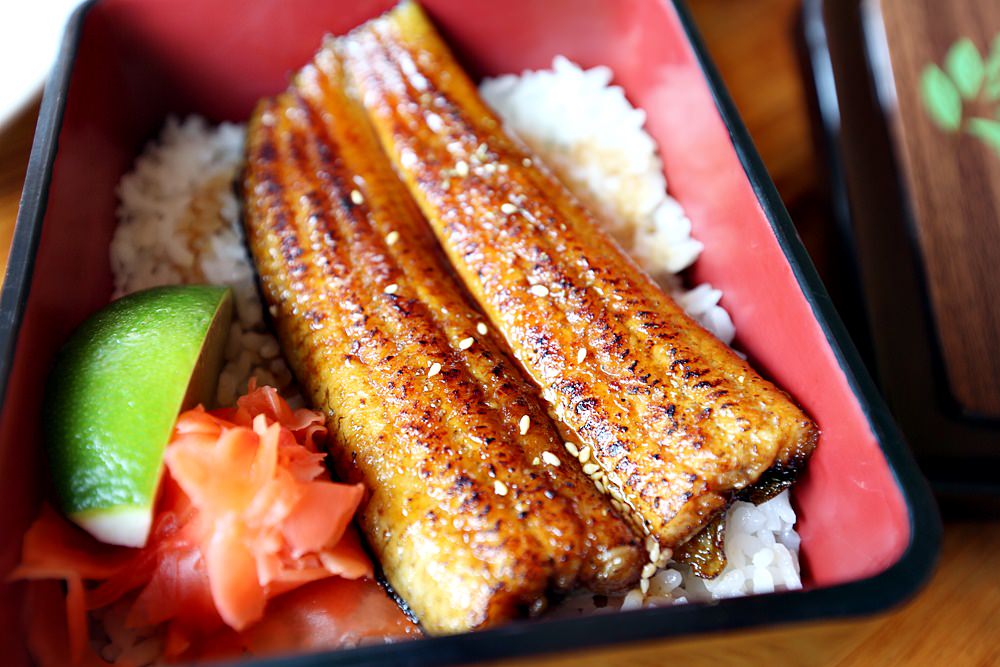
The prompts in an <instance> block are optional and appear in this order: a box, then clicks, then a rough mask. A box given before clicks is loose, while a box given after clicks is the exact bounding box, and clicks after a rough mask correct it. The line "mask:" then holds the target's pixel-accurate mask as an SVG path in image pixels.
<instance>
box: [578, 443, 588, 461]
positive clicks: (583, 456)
mask: <svg viewBox="0 0 1000 667" xmlns="http://www.w3.org/2000/svg"><path fill="white" fill-rule="evenodd" d="M579 457H580V463H586V462H587V461H588V460H590V447H589V446H587V447H584V448H583V449H581V450H580V454H579Z"/></svg>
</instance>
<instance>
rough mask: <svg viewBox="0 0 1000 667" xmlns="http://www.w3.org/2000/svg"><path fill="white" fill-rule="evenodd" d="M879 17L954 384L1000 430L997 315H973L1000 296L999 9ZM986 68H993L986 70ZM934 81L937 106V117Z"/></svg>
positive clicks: (922, 5) (894, 8) (958, 1)
mask: <svg viewBox="0 0 1000 667" xmlns="http://www.w3.org/2000/svg"><path fill="white" fill-rule="evenodd" d="M881 7H882V15H883V18H884V24H885V36H886V43H887V44H888V48H889V56H890V59H891V62H892V69H893V78H894V80H895V83H896V97H897V100H898V103H897V105H896V107H897V108H896V112H895V114H894V120H895V122H894V123H893V129H894V130H895V132H894V136H895V139H896V142H897V152H898V154H900V156H901V157H902V164H903V167H904V169H903V174H904V178H905V180H906V187H907V190H908V192H909V197H910V200H911V202H912V212H913V218H914V222H915V223H916V231H917V235H916V237H917V240H918V242H919V245H920V251H921V255H922V256H923V259H924V266H925V267H926V272H925V275H926V280H927V291H928V292H929V294H930V297H931V305H932V312H933V314H934V320H935V325H936V329H937V338H938V341H939V344H940V347H941V354H942V356H943V360H944V365H945V369H946V374H947V378H948V384H949V385H950V387H951V392H952V395H953V397H954V398H955V400H956V402H957V403H958V405H960V406H961V407H962V409H963V410H965V411H966V412H968V413H970V414H973V415H977V416H986V417H993V418H998V417H1000V347H998V346H997V343H996V341H997V339H1000V309H997V308H981V307H976V305H977V304H985V303H996V301H997V298H998V296H1000V285H998V283H997V280H996V275H997V274H996V270H997V266H1000V224H998V223H1000V116H997V115H996V114H997V113H998V112H1000V69H997V68H998V67H1000V60H997V58H1000V52H998V55H997V56H995V57H994V58H990V53H991V45H992V42H993V38H994V36H995V35H1000V3H996V2H993V3H991V2H983V1H982V0H952V1H951V2H948V3H946V4H944V5H942V4H941V3H940V2H938V0H919V1H914V0H883V1H882V3H881ZM963 38H965V39H967V40H968V41H967V42H964V43H963V42H960V40H961V39H963ZM963 44H964V48H963ZM998 48H1000V47H998ZM962 54H965V56H964V57H962ZM987 58H989V59H990V60H993V61H994V62H995V65H994V66H993V67H988V68H984V67H983V64H982V62H983V60H984V59H987ZM961 63H965V66H964V67H963V66H962V65H961ZM984 69H986V73H985V74H984V72H983V70H984ZM932 75H936V76H934V77H932ZM929 80H930V81H936V82H937V84H936V85H935V86H933V87H932V89H933V90H936V91H938V95H937V96H935V97H934V99H939V100H940V102H939V103H938V104H937V105H933V107H930V108H929V107H928V105H927V104H925V99H927V98H925V95H924V94H922V92H926V90H927V89H926V88H925V87H924V86H922V83H927V82H928V81H929ZM931 108H933V109H936V110H937V113H936V114H932V113H931ZM935 118H936V120H935ZM983 127H986V128H991V129H992V131H993V132H994V133H996V134H995V137H994V138H993V139H992V142H991V141H989V140H985V139H984V138H983V137H982V136H977V134H976V131H977V130H979V129H982V128H983Z"/></svg>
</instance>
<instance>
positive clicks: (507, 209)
mask: <svg viewBox="0 0 1000 667" xmlns="http://www.w3.org/2000/svg"><path fill="white" fill-rule="evenodd" d="M500 212H501V213H506V214H507V215H510V214H511V213H516V212H517V207H516V206H514V205H513V204H511V203H509V202H504V203H503V204H500Z"/></svg>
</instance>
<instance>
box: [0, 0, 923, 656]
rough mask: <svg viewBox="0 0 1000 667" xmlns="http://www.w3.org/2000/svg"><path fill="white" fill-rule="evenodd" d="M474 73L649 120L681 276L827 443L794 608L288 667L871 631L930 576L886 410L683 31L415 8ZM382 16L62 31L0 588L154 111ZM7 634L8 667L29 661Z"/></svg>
mask: <svg viewBox="0 0 1000 667" xmlns="http://www.w3.org/2000/svg"><path fill="white" fill-rule="evenodd" d="M424 4H425V6H426V8H427V9H428V12H429V13H430V15H431V17H432V18H433V19H434V20H435V21H436V22H437V24H438V26H439V27H440V28H441V30H442V31H443V33H444V34H445V36H446V38H447V39H448V40H449V42H450V43H451V44H452V46H453V47H454V48H455V49H456V51H457V52H458V54H459V55H460V57H461V58H462V60H463V62H464V63H465V64H466V65H467V66H468V68H469V69H470V71H471V72H473V74H474V75H475V76H485V75H495V74H499V73H505V72H518V71H520V70H522V69H525V68H540V67H547V66H548V65H549V64H550V63H551V60H552V57H553V56H555V55H556V54H564V55H566V56H568V57H569V58H571V59H573V60H575V61H576V62H578V63H580V64H581V65H583V66H585V67H589V66H594V65H599V64H601V65H607V66H610V67H611V68H612V70H613V71H614V73H615V78H616V83H618V84H620V85H621V86H623V87H624V89H625V91H626V93H627V95H628V97H629V99H630V101H631V102H632V103H633V104H634V105H636V106H638V107H641V108H643V109H644V110H645V111H646V112H647V114H648V130H649V131H650V133H651V134H652V135H653V137H654V138H655V139H656V140H657V141H658V143H659V146H660V149H661V151H662V155H663V159H664V163H665V169H666V177H667V182H668V183H669V186H670V190H671V193H672V194H673V196H674V197H676V198H677V199H678V200H679V201H680V202H681V204H682V205H683V206H684V207H685V209H686V210H687V213H688V214H689V216H690V218H691V220H692V221H693V225H694V236H695V237H696V238H698V239H699V240H701V241H702V242H703V243H704V245H705V251H704V253H703V255H702V257H701V259H700V260H699V261H698V263H697V264H696V266H695V267H694V269H693V271H692V273H693V275H692V279H693V280H695V281H697V282H701V281H710V282H711V283H712V284H713V285H714V286H716V287H718V288H719V289H721V290H723V292H724V294H725V296H724V299H723V305H724V306H725V307H726V308H727V309H728V311H729V312H730V313H731V314H732V318H733V321H734V323H735V325H736V331H737V340H736V345H737V346H738V347H739V348H740V349H742V350H745V351H746V352H747V353H748V354H749V357H750V360H751V362H752V363H753V364H754V365H755V367H756V368H757V369H759V370H760V371H761V372H763V373H764V374H765V375H766V376H768V377H770V378H772V379H773V380H775V381H776V382H777V383H778V384H779V385H780V386H782V387H783V388H785V389H786V390H787V391H788V392H789V393H791V394H792V395H793V396H794V397H795V398H796V399H797V400H798V401H799V402H800V403H801V404H802V405H803V407H804V408H805V409H806V410H807V411H808V412H809V413H810V414H811V415H812V416H813V418H814V419H815V420H816V421H817V422H818V423H819V425H820V428H821V429H822V437H821V440H820V443H819V446H818V448H817V450H816V452H815V455H814V456H813V457H812V460H811V462H810V464H809V468H808V472H807V473H806V474H805V476H804V477H803V478H802V479H801V481H800V482H799V483H798V484H797V485H796V486H795V487H794V490H793V501H794V505H795V507H796V509H797V511H798V514H799V524H798V530H799V532H800V534H801V537H802V552H801V559H802V568H803V576H804V585H805V588H804V590H802V591H796V592H784V593H775V594H770V595H763V596H752V597H748V598H741V599H732V600H725V601H722V602H719V603H716V604H712V605H684V606H679V607H671V608H661V609H651V610H641V611H636V612H627V613H625V614H606V615H600V616H594V617H588V618H580V619H560V620H544V619H541V620H533V621H523V622H517V623H513V624H511V625H509V626H506V627H503V628H499V629H496V630H490V631H484V632H479V633H473V634H468V635H462V636H457V637H445V638H437V639H422V640H418V641H413V642H406V643H403V644H398V645H394V646H388V647H371V648H362V649H352V650H346V651H341V652H336V653H330V654H326V655H321V656H312V657H303V658H301V660H303V661H305V662H309V661H311V660H321V661H322V662H323V664H330V663H336V662H340V661H343V662H345V663H347V662H350V663H351V664H354V663H355V662H357V661H362V662H364V661H373V662H379V661H382V662H384V661H390V660H401V661H407V662H412V663H427V664H441V663H444V662H453V661H471V660H475V659H480V658H485V657H497V656H501V655H512V654H518V653H526V652H532V651H552V650H559V649H561V648H569V647H574V648H579V647H581V646H585V645H588V644H595V643H599V642H610V641H627V640H637V639H643V638H646V639H649V638H654V637H665V636H670V635H678V634H687V633H695V632H706V631H713V630H723V629H728V628H736V627H744V626H750V625H757V624H761V623H774V622H791V621H800V620H804V619H810V618H826V617H832V616H840V615H845V614H857V613H864V612H869V611H873V610H877V609H881V608H884V607H886V606H889V605H891V604H893V603H895V602H897V601H899V600H901V599H903V598H905V597H906V596H908V595H909V594H911V593H912V592H913V591H914V590H916V588H917V587H918V586H919V585H920V584H921V583H922V582H923V581H924V580H925V578H926V576H927V575H928V573H929V571H930V569H931V567H932V564H933V561H934V559H935V557H936V554H937V549H938V538H939V526H938V519H937V514H936V510H935V509H934V505H933V502H932V501H931V499H930V496H929V495H928V493H927V490H926V487H925V485H924V483H923V480H922V478H921V477H920V476H919V473H918V472H917V471H916V468H915V467H914V464H913V461H912V459H911V457H910V455H909V453H908V451H907V449H906V446H905V444H904V443H903V442H902V441H901V439H900V437H899V435H898V432H897V430H896V428H895V426H894V425H893V423H892V420H891V418H890V417H889V415H888V414H887V412H886V410H885V408H884V406H883V404H882V402H881V399H880V398H879V397H878V395H877V394H876V393H875V391H874V389H873V388H872V384H871V381H870V379H869V378H868V376H867V374H866V372H865V371H864V369H863V367H862V366H861V364H860V362H859V361H858V358H857V354H856V352H855V350H854V347H853V345H852V344H851V342H850V341H849V340H848V339H847V337H846V334H845V333H844V330H843V327H842V326H841V324H840V321H839V319H838V318H837V316H836V314H835V313H834V312H833V310H832V308H831V307H830V304H829V300H828V298H827V295H826V292H825V290H824V289H823V287H822V285H821V284H820V282H819V279H818V277H817V276H816V273H815V270H814V269H813V267H812V264H811V263H810V261H809V259H808V257H807V255H806V254H805V251H804V250H803V248H802V246H801V243H800V242H799V240H798V238H797V236H796V235H795V232H794V228H793V227H792V225H791V222H790V221H789V220H788V218H787V214H786V213H785V210H784V208H783V206H782V205H781V202H780V199H779V198H778V196H777V194H776V192H775V190H774V188H773V185H772V184H771V182H770V180H769V179H768V177H767V174H766V172H765V171H764V170H763V167H762V165H761V163H760V160H759V158H758V157H757V155H756V153H755V151H754V149H753V146H752V144H751V142H750V140H749V137H748V136H747V134H746V131H745V129H744V128H743V126H742V124H741V123H740V121H739V119H738V116H737V115H736V113H735V110H734V109H733V107H732V104H731V102H730V101H729V99H728V97H727V95H726V94H725V91H724V89H723V88H722V85H721V83H720V81H719V79H718V76H717V75H716V74H715V72H714V70H713V68H712V66H711V64H710V63H709V62H708V59H707V57H706V56H705V54H704V51H703V49H702V48H701V46H700V43H699V42H698V39H697V37H696V36H695V34H694V31H693V28H692V25H691V22H690V19H689V17H688V16H687V14H686V12H685V10H684V8H683V7H681V6H677V5H675V4H674V3H672V2H669V1H668V0H624V1H623V0H585V1H580V0H547V1H546V2H536V1H533V0H503V1H496V2H493V1H491V2H487V1H483V2H464V1H462V0H426V2H425V3H424ZM390 6H391V2H389V1H388V0H352V1H346V0H344V1H340V2H336V1H331V0H256V1H255V2H252V3H248V2H243V1H242V0H96V1H95V2H92V3H90V4H89V5H87V6H85V7H84V8H83V9H82V10H81V11H80V12H78V14H77V15H76V17H75V18H74V19H73V21H71V23H70V26H69V28H68V32H67V36H66V40H65V42H64V45H63V50H62V55H61V57H60V60H59V63H58V64H57V67H56V70H55V72H54V74H53V77H52V80H51V81H50V84H49V86H48V87H47V89H46V93H45V100H44V103H43V108H42V114H41V118H40V121H39V128H38V133H37V135H36V139H35V146H34V151H33V154H32V158H31V164H30V167H29V173H28V182H27V184H26V187H25V195H24V200H23V205H22V209H21V212H20V216H19V219H18V223H17V229H16V233H15V241H14V245H13V249H12V253H11V259H10V265H9V268H8V273H7V277H6V282H5V283H4V288H3V298H2V304H0V307H2V322H0V325H2V327H3V328H2V329H0V336H2V339H0V340H2V341H3V345H4V354H5V355H6V359H5V366H4V369H3V373H2V375H0V377H3V378H5V379H6V385H5V387H4V390H5V398H4V403H3V411H2V416H0V476H2V477H0V479H2V484H0V503H2V506H3V507H4V511H3V512H2V513H0V547H2V553H0V572H7V571H8V570H9V569H10V568H11V567H12V565H13V564H14V563H15V562H16V560H17V558H18V554H19V547H20V540H21V536H22V535H23V533H24V531H25V529H26V527H27V525H28V524H29V522H30V521H31V519H32V518H33V516H34V514H35V512H36V511H37V508H38V503H39V502H40V500H41V498H42V496H43V493H44V488H45V483H46V482H45V471H44V457H43V456H42V451H41V445H40V442H39V420H40V416H39V408H40V403H41V398H42V387H43V383H44V379H45V376H46V373H47V371H48V367H49V364H50V362H51V359H52V356H53V354H54V352H55V351H56V349H57V348H58V347H59V346H60V344H61V343H62V342H63V341H65V340H66V338H67V337H68V335H69V334H70V332H71V331H72V330H73V328H74V327H76V326H77V325H78V324H79V323H80V322H81V321H82V320H83V319H84V318H85V317H86V316H87V315H88V314H89V313H91V312H93V311H94V310H96V309H97V308H99V307H100V306H102V305H103V304H105V303H106V302H107V301H108V299H109V297H110V294H111V274H110V268H109V260H108V244H109V241H110V238H111V234H112V230H113V228H114V225H115V206H116V197H115V185H116V183H117V181H118V179H119V178H120V177H121V175H122V174H123V173H124V172H125V171H127V170H128V169H129V168H130V166H131V164H132V161H133V160H134V158H135V157H136V155H137V153H138V151H139V150H140V149H141V147H142V145H143V144H144V143H145V142H146V141H147V140H149V139H150V138H151V137H153V136H155V134H156V132H157V131H158V130H159V128H160V127H161V126H162V124H163V122H164V119H165V117H166V116H167V115H168V114H177V115H184V114H187V113H192V112H194V113H199V114H203V115H205V116H207V117H208V118H209V119H211V120H213V121H221V120H231V121H243V120H245V119H246V118H247V116H248V114H249V112H250V110H251V107H252V106H253V104H254V103H255V102H256V101H257V99H258V98H259V97H261V96H264V95H269V94H273V93H275V92H276V91H279V90H280V89H282V88H283V87H284V86H285V85H286V83H287V81H288V77H289V75H290V73H292V72H293V71H294V70H296V69H297V68H298V67H300V66H301V65H303V64H304V63H306V62H307V61H308V60H309V59H310V57H311V56H312V54H313V52H314V50H315V49H316V48H317V47H318V46H319V44H320V41H321V39H322V37H323V35H324V34H326V33H335V34H336V33H341V32H344V31H346V30H348V29H350V28H352V27H353V26H355V25H357V24H359V23H361V22H363V21H364V20H366V19H368V18H371V17H373V16H375V15H376V14H378V13H379V12H381V11H384V10H386V9H387V8H389V7H390ZM0 586H2V589H0V595H2V597H0V604H2V607H0V622H2V624H3V627H6V628H8V629H9V628H14V627H16V624H17V622H18V621H17V616H18V611H19V595H20V590H19V588H18V586H17V585H10V584H0ZM20 634H21V633H19V632H10V631H7V632H4V633H2V636H3V642H2V644H3V646H0V651H2V655H4V656H7V657H6V658H5V662H6V663H7V664H20V663H24V662H26V661H27V657H26V654H25V650H24V648H23V646H22V645H21V637H20ZM8 660H9V662H8Z"/></svg>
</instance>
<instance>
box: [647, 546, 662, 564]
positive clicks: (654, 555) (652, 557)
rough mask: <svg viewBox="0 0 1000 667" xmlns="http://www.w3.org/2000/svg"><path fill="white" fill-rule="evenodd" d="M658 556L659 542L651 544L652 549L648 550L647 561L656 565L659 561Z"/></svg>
mask: <svg viewBox="0 0 1000 667" xmlns="http://www.w3.org/2000/svg"><path fill="white" fill-rule="evenodd" d="M660 555H661V554H660V543H659V542H654V543H653V548H652V549H650V550H649V560H651V561H653V562H654V563H657V562H659V560H660Z"/></svg>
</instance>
